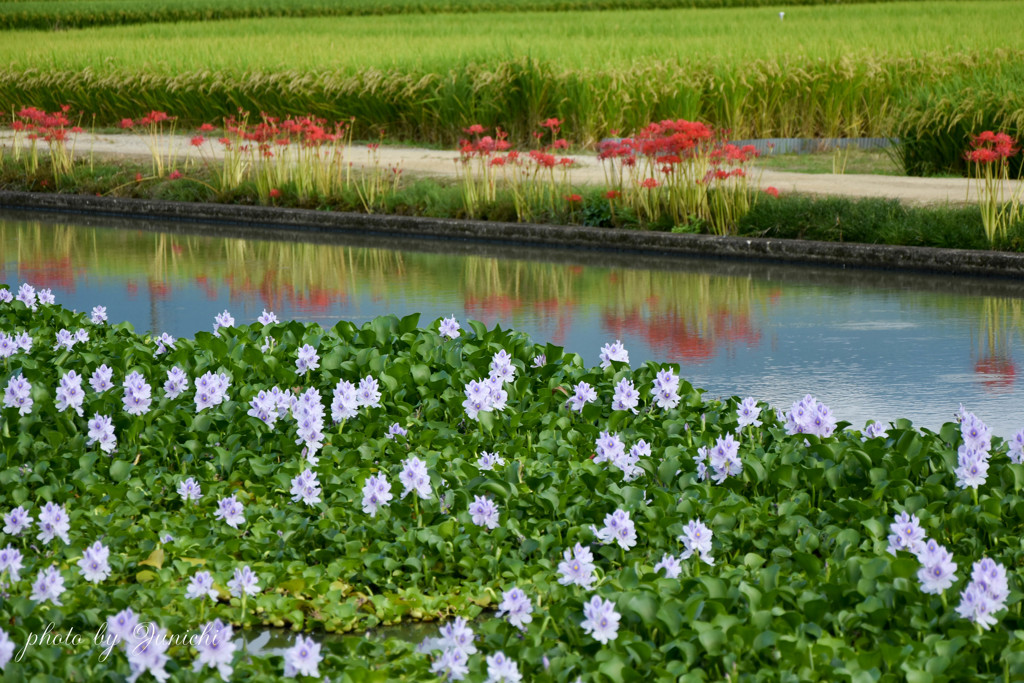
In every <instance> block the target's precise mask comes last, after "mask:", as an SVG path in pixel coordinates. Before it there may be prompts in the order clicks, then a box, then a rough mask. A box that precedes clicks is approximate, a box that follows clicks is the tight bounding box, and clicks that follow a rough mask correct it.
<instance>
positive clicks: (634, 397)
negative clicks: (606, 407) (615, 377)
mask: <svg viewBox="0 0 1024 683" xmlns="http://www.w3.org/2000/svg"><path fill="white" fill-rule="evenodd" d="M639 403H640V392H639V391H637V390H636V387H634V386H633V381H632V380H631V379H629V378H628V377H623V378H622V379H620V380H619V383H618V384H616V385H615V394H614V395H613V396H612V410H628V411H629V412H631V413H633V414H636V412H637V405H638V404H639Z"/></svg>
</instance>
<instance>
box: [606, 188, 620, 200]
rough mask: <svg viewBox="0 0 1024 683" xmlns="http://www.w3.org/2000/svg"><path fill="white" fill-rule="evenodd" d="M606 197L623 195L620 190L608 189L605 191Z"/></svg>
mask: <svg viewBox="0 0 1024 683" xmlns="http://www.w3.org/2000/svg"><path fill="white" fill-rule="evenodd" d="M604 196H605V198H606V199H618V198H619V197H621V196H622V193H621V192H619V191H618V190H608V191H607V192H605V193H604Z"/></svg>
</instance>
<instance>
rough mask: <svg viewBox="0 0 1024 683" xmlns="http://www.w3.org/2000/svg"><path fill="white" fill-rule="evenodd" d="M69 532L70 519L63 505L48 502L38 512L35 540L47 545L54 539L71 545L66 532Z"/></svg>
mask: <svg viewBox="0 0 1024 683" xmlns="http://www.w3.org/2000/svg"><path fill="white" fill-rule="evenodd" d="M70 530H71V519H70V518H69V517H68V513H67V511H66V510H65V509H64V506H63V505H57V504H56V503H53V502H48V503H46V505H44V506H43V509H42V510H40V511H39V535H38V536H36V539H37V540H39V541H42V542H43V543H49V542H50V541H52V540H53V539H54V538H59V539H60V540H62V541H64V544H65V545H67V544H69V543H71V541H70V539H69V538H68V531H70Z"/></svg>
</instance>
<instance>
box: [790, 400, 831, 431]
mask: <svg viewBox="0 0 1024 683" xmlns="http://www.w3.org/2000/svg"><path fill="white" fill-rule="evenodd" d="M784 417H785V421H786V433H787V434H814V435H816V436H820V437H822V438H825V437H829V436H832V433H833V432H834V431H835V428H836V419H835V416H833V415H832V411H831V410H830V409H829V407H828V406H826V405H825V404H824V403H818V400H817V399H815V398H814V397H813V396H811V395H810V394H807V395H806V396H804V397H803V398H802V399H800V400H799V401H797V402H796V403H794V404H793V406H792V407H791V408H790V410H789V412H788V413H786V414H785V416H784Z"/></svg>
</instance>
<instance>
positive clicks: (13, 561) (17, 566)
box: [0, 543, 24, 583]
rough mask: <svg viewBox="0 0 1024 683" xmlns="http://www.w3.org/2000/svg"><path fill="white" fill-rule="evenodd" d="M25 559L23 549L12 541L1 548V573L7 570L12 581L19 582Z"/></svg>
mask: <svg viewBox="0 0 1024 683" xmlns="http://www.w3.org/2000/svg"><path fill="white" fill-rule="evenodd" d="M23 559H24V558H23V556H22V554H21V551H20V550H18V549H17V548H15V547H14V546H13V545H11V544H10V543H8V544H7V547H6V548H0V574H3V573H4V572H7V576H9V577H10V579H11V581H13V582H15V583H17V582H18V581H20V580H21V570H22V560H23Z"/></svg>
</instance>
